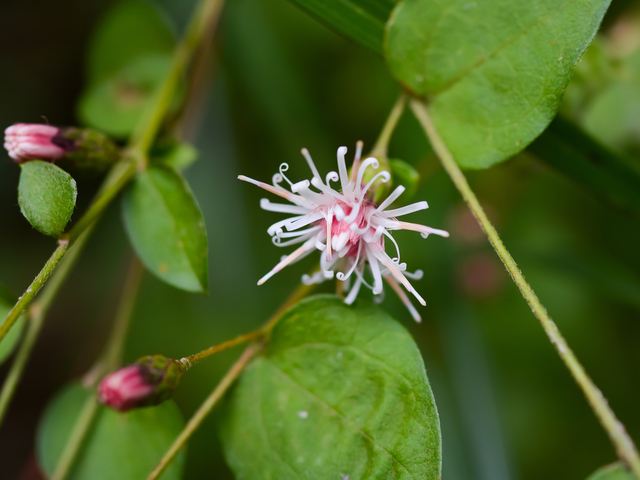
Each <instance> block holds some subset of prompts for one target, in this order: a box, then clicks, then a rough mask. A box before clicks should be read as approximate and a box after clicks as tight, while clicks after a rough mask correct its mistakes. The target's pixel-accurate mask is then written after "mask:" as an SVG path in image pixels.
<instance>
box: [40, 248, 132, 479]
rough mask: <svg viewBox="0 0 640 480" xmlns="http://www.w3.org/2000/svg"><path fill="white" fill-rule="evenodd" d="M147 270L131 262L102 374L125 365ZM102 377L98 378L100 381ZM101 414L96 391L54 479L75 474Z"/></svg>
mask: <svg viewBox="0 0 640 480" xmlns="http://www.w3.org/2000/svg"><path fill="white" fill-rule="evenodd" d="M143 274H144V269H143V267H142V264H141V263H140V261H139V260H138V259H137V258H136V257H134V258H133V260H132V262H131V267H130V268H129V272H128V274H127V279H126V280H125V282H124V286H123V288H122V294H121V296H120V301H119V303H118V308H117V310H116V316H115V322H114V324H113V329H112V331H111V336H110V338H109V341H108V342H107V346H106V348H105V353H104V355H103V358H102V359H101V360H98V362H99V364H100V365H101V368H100V370H101V371H102V372H108V371H111V370H113V369H115V368H116V367H117V366H118V365H119V364H120V362H121V356H122V350H123V347H124V341H125V338H126V335H127V330H128V329H129V324H130V321H131V316H132V314H133V309H134V307H135V303H136V297H137V296H138V291H139V290H140V284H141V283H142V277H143ZM100 376H101V375H95V377H96V378H99V377H100ZM96 413H98V402H97V399H96V395H95V392H91V395H89V398H87V400H86V402H85V404H84V406H83V407H82V410H81V412H80V416H79V417H78V419H77V420H76V423H75V424H74V426H73V430H72V431H71V435H70V436H69V438H68V439H67V443H66V444H65V446H64V449H63V451H62V455H61V456H60V460H58V464H57V465H56V469H55V471H54V472H53V475H52V477H51V480H64V479H65V478H67V476H68V475H69V473H70V472H71V468H72V467H73V465H74V462H75V460H76V458H77V456H78V454H79V453H80V450H81V449H82V444H83V442H84V440H85V438H86V436H87V433H88V432H89V429H90V428H91V425H92V423H93V420H94V418H95V416H96Z"/></svg>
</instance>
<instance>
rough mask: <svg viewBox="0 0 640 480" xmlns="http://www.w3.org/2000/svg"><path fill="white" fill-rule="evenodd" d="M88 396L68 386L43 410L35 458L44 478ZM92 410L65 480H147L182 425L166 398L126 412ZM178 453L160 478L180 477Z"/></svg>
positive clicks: (181, 460) (180, 456)
mask: <svg viewBox="0 0 640 480" xmlns="http://www.w3.org/2000/svg"><path fill="white" fill-rule="evenodd" d="M89 395H93V393H91V392H88V391H87V390H85V389H84V388H83V387H82V386H81V385H78V384H73V385H71V386H69V387H67V388H65V389H64V390H63V391H62V392H61V393H60V394H58V396H56V398H54V399H53V401H52V402H51V404H50V405H49V407H48V408H47V410H46V412H45V414H44V417H43V418H42V420H41V422H40V425H39V428H38V435H37V453H38V461H39V463H40V466H41V467H42V469H43V470H44V472H45V473H46V474H47V476H51V474H52V473H53V472H54V470H55V468H56V465H57V464H58V460H59V459H60V456H61V455H62V451H63V449H64V447H65V444H66V442H67V440H68V438H69V435H70V434H71V431H72V429H73V427H74V425H75V422H76V420H77V419H78V416H79V415H80V412H81V410H82V407H83V405H84V404H85V402H86V401H87V399H88V398H89ZM98 408H99V410H98V413H97V415H96V418H95V419H94V423H93V426H92V428H91V430H90V433H89V435H88V438H86V439H85V441H84V442H83V447H82V450H81V454H80V456H79V457H78V459H77V461H76V463H75V464H74V467H73V469H72V471H71V474H70V475H69V476H68V477H67V478H68V480H87V479H91V480H140V479H142V478H147V476H148V475H149V473H151V471H152V470H153V469H154V468H155V467H156V465H157V464H158V462H159V461H160V459H161V458H162V456H163V455H164V453H165V452H166V451H167V450H168V449H169V447H170V446H171V444H172V443H173V441H174V440H175V438H176V437H177V436H178V435H179V434H180V432H181V431H182V428H183V427H184V420H183V419H182V415H181V414H180V411H179V410H178V408H177V407H176V405H175V403H173V402H172V401H169V402H165V403H163V404H162V405H159V406H157V407H149V408H141V409H138V410H133V411H131V412H128V413H118V412H115V411H113V410H109V409H108V408H105V407H102V406H100V407H98ZM184 453H185V452H181V453H179V454H178V457H177V458H176V460H175V461H173V462H172V463H171V465H170V466H169V467H168V469H167V471H166V472H165V473H164V474H163V475H162V480H179V479H180V478H182V471H183V466H184V456H185V455H184Z"/></svg>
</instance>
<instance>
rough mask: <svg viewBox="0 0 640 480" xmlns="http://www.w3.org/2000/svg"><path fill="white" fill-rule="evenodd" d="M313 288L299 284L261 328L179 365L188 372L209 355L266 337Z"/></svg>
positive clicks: (183, 360) (181, 360)
mask: <svg viewBox="0 0 640 480" xmlns="http://www.w3.org/2000/svg"><path fill="white" fill-rule="evenodd" d="M314 288H315V285H304V284H300V285H299V286H298V288H296V289H295V291H294V292H293V293H292V294H291V296H290V297H289V298H288V299H287V300H286V301H285V302H284V303H283V304H282V305H281V306H280V308H278V310H277V311H276V313H274V314H273V315H272V316H271V318H270V319H269V320H268V321H267V322H266V323H265V324H264V325H263V326H262V327H260V328H258V329H257V330H253V331H251V332H249V333H245V334H243V335H240V336H238V337H236V338H232V339H231V340H227V341H226V342H222V343H220V344H218V345H214V346H213V347H210V348H207V349H206V350H203V351H201V352H199V353H195V354H193V355H189V356H188V357H184V358H182V359H180V363H182V365H183V366H184V367H185V369H187V370H188V369H189V368H191V367H192V366H193V365H195V364H196V363H198V362H199V361H200V360H203V359H205V358H207V357H210V356H211V355H215V354H216V353H220V352H222V351H223V350H227V349H229V348H233V347H235V346H237V345H241V344H243V343H247V342H250V341H253V340H259V339H262V338H266V337H268V336H269V333H270V332H271V330H273V327H275V326H276V324H277V323H278V320H280V318H281V317H282V315H283V314H284V312H286V311H287V310H288V309H289V307H291V305H293V304H294V303H296V302H298V301H299V300H301V299H302V298H304V297H306V296H307V295H308V294H309V293H310V292H311V291H312V290H313V289H314Z"/></svg>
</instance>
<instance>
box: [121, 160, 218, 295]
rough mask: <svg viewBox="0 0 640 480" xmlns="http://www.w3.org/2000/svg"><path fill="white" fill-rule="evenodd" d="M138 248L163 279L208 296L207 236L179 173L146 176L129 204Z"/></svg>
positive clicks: (154, 170)
mask: <svg viewBox="0 0 640 480" xmlns="http://www.w3.org/2000/svg"><path fill="white" fill-rule="evenodd" d="M122 206H123V213H124V223H125V226H126V229H127V233H128V234H129V239H130V240H131V243H132V244H133V248H134V249H135V251H136V253H137V254H138V256H139V257H140V260H142V262H143V263H144V264H145V266H146V267H147V268H148V269H149V271H151V272H152V273H153V274H155V275H156V276H157V277H158V278H160V279H162V280H164V281H165V282H167V283H168V284H170V285H173V286H174V287H177V288H181V289H183V290H188V291H190V292H202V293H206V291H207V281H208V271H207V270H208V268H207V232H206V229H205V226H204V220H203V218H202V213H201V212H200V207H199V206H198V204H197V202H196V200H195V198H194V196H193V193H192V192H191V190H190V189H189V186H188V184H187V182H186V181H185V180H184V179H183V178H182V177H181V176H180V175H179V174H178V173H176V172H175V171H174V170H172V169H170V168H167V167H162V166H153V167H151V168H149V169H148V170H146V171H144V172H142V173H140V174H139V175H138V176H137V177H136V179H135V180H134V181H133V182H132V184H131V185H130V186H129V188H128V189H127V191H126V192H125V195H124V198H123V203H122Z"/></svg>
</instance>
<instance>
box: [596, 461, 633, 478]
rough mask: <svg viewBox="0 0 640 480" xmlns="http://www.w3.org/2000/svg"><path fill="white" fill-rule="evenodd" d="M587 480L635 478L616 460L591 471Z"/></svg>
mask: <svg viewBox="0 0 640 480" xmlns="http://www.w3.org/2000/svg"><path fill="white" fill-rule="evenodd" d="M587 480H637V479H636V476H635V475H634V474H632V473H631V472H629V471H628V470H627V469H626V468H624V466H623V465H622V464H621V463H619V462H617V463H613V464H611V465H607V466H606V467H602V468H600V469H598V470H596V471H595V472H594V473H592V474H591V475H590V476H589V478H587Z"/></svg>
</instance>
